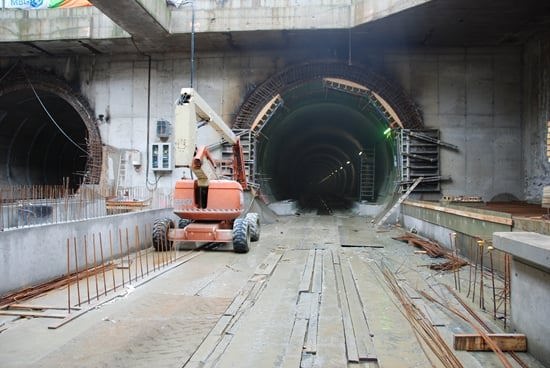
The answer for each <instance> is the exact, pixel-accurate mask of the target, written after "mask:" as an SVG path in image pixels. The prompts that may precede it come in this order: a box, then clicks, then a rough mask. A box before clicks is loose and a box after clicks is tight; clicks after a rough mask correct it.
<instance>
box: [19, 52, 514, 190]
mask: <svg viewBox="0 0 550 368" xmlns="http://www.w3.org/2000/svg"><path fill="white" fill-rule="evenodd" d="M340 51H341V50H330V49H311V50H295V51H293V52H288V53H282V52H269V51H263V52H260V51H256V52H252V51H250V52H247V53H244V54H243V53H236V52H226V53H221V52H220V53H214V52H212V53H204V52H201V53H198V55H197V62H196V75H195V78H194V79H195V87H196V89H197V90H198V91H199V93H200V94H201V95H202V96H203V97H204V98H205V99H206V100H207V101H208V103H209V104H211V106H212V107H213V108H214V110H216V111H217V112H219V113H220V115H221V116H222V118H223V119H224V120H225V121H226V122H232V120H233V118H234V117H235V114H236V113H237V111H238V109H239V107H240V105H241V104H242V103H243V102H244V101H245V98H246V96H247V95H248V94H249V93H250V92H251V91H252V90H254V89H255V88H256V86H258V85H259V84H261V83H262V82H263V81H265V80H266V79H267V78H269V77H270V76H272V75H273V74H275V73H277V72H278V71H280V70H282V69H283V68H285V67H288V66H289V65H294V64H297V63H303V62H307V61H315V60H329V59H330V60H334V58H335V57H334V55H335V53H336V55H337V56H338V54H339V53H340ZM346 56H347V53H344V54H343V55H341V59H345V58H346ZM26 62H28V63H30V64H35V65H36V66H37V67H44V66H49V67H52V66H53V67H59V65H64V66H66V65H69V63H68V62H64V61H63V60H60V59H50V60H48V59H44V58H41V59H40V60H38V59H32V60H31V59H29V60H27V61H26ZM353 62H354V63H355V64H358V65H364V66H367V67H370V68H372V69H374V70H376V71H378V72H379V73H380V74H382V75H383V76H385V77H386V78H387V79H389V80H390V81H393V82H394V83H396V84H397V85H399V86H400V87H402V88H403V89H404V90H405V91H406V92H407V93H409V94H410V95H411V96H412V97H413V99H414V101H415V102H416V103H417V104H418V105H419V107H420V108H421V110H422V112H423V114H424V118H425V123H426V126H427V127H431V128H438V129H440V130H441V138H442V139H443V140H444V141H448V142H449V143H452V144H455V145H457V146H459V151H458V152H454V151H449V150H446V149H441V174H442V175H449V176H451V177H452V182H449V183H444V184H443V186H442V192H443V193H444V194H449V195H460V194H464V195H481V196H482V197H483V199H485V200H490V199H491V198H493V197H495V196H497V195H499V194H503V193H511V194H512V195H513V196H515V197H517V198H520V199H521V198H523V193H524V187H523V184H524V183H523V180H522V178H521V176H520V175H518V173H520V172H522V167H523V163H522V160H521V157H522V149H521V147H522V140H521V137H522V125H521V70H522V68H521V65H522V64H521V49H518V48H496V49H495V48H474V49H463V48H458V49H427V50H426V49H413V50H408V49H397V50H396V49H391V50H386V49H362V50H357V52H356V53H354V58H353ZM72 65H74V68H75V69H76V70H78V73H79V75H78V79H79V80H78V81H76V83H79V84H80V87H81V90H82V92H83V94H84V95H85V96H86V98H87V99H88V100H89V102H90V105H91V106H92V109H93V110H94V111H95V113H96V114H97V115H99V114H103V115H105V116H107V117H109V120H108V121H107V120H105V121H103V122H98V124H99V129H100V132H101V138H102V141H103V143H104V144H106V145H109V146H113V147H115V148H120V149H137V150H139V151H140V152H141V153H142V157H143V158H144V159H145V157H146V156H145V155H146V151H147V143H146V142H147V139H146V136H147V101H148V99H147V79H148V60H147V58H145V57H143V56H140V55H128V56H116V57H106V56H98V57H94V58H80V59H78V60H76V61H74V63H73V64H72ZM151 65H152V69H151V86H152V88H151V125H150V126H149V133H150V136H151V141H153V142H154V141H155V140H157V138H156V137H155V123H156V121H157V120H158V119H160V118H165V119H168V120H169V121H173V111H174V101H175V99H176V98H177V96H178V95H179V91H180V89H181V88H182V87H184V86H188V85H189V69H190V63H189V60H188V59H187V58H186V57H182V55H153V57H152V63H151ZM63 72H65V70H60V74H61V75H62V74H63ZM207 129H209V128H208V127H206V128H203V130H204V131H206V130H207ZM206 137H209V136H208V134H207V135H206ZM144 161H145V160H144ZM116 162H117V160H116V157H113V158H111V160H110V162H108V165H109V166H110V167H111V169H109V170H107V171H106V174H105V175H108V176H109V177H108V181H110V182H113V181H114V175H116V173H115V172H114V170H112V166H114V165H115V164H116ZM145 176H146V167H145V165H142V167H141V168H139V169H137V170H133V169H132V170H131V171H130V172H129V173H128V174H127V177H128V180H130V181H131V183H132V184H131V185H135V186H139V185H142V184H143V183H144V182H145ZM181 176H182V171H181V170H179V171H174V172H172V173H167V174H165V175H161V177H160V179H159V186H160V187H164V188H171V187H172V186H173V183H174V180H175V179H176V178H179V177H181ZM149 180H150V181H152V180H155V179H154V178H153V175H152V174H150V175H149Z"/></svg>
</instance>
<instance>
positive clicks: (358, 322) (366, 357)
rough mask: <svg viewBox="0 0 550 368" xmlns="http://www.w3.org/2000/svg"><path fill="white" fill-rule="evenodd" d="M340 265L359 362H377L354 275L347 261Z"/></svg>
mask: <svg viewBox="0 0 550 368" xmlns="http://www.w3.org/2000/svg"><path fill="white" fill-rule="evenodd" d="M341 265H342V276H343V281H344V287H345V289H346V297H347V300H348V306H349V312H350V318H351V322H352V325H353V331H354V334H355V345H356V346H357V354H358V356H359V360H360V361H377V358H376V354H375V353H374V343H373V342H372V337H371V333H370V330H369V325H368V323H367V317H366V316H365V314H364V313H363V303H362V302H361V299H360V297H359V294H358V291H357V287H356V284H355V282H354V279H355V275H354V274H353V270H352V268H351V264H350V262H349V260H346V261H345V262H342V263H341Z"/></svg>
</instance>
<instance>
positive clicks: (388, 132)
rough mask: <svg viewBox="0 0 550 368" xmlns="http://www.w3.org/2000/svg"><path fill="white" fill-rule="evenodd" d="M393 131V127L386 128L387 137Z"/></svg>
mask: <svg viewBox="0 0 550 368" xmlns="http://www.w3.org/2000/svg"><path fill="white" fill-rule="evenodd" d="M390 133H391V128H388V129H386V130H384V135H385V136H386V137H387V136H388V135H390Z"/></svg>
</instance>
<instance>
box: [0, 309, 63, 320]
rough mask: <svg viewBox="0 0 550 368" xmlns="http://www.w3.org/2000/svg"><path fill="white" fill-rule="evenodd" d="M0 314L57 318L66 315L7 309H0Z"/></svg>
mask: <svg viewBox="0 0 550 368" xmlns="http://www.w3.org/2000/svg"><path fill="white" fill-rule="evenodd" d="M0 316H16V317H36V318H59V319H63V318H65V317H67V315H66V314H46V313H40V312H25V311H9V310H0Z"/></svg>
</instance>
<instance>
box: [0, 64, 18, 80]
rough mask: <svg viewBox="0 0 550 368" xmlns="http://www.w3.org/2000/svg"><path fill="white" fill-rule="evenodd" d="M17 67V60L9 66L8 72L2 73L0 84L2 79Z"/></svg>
mask: <svg viewBox="0 0 550 368" xmlns="http://www.w3.org/2000/svg"><path fill="white" fill-rule="evenodd" d="M17 65H19V60H18V61H17V62H16V63H15V64H13V65H12V66H11V68H9V70H8V71H7V72H5V73H4V75H3V76H2V78H0V82H2V81H3V80H4V78H6V77H7V76H8V75H9V74H10V73H11V72H12V70H13V69H15V67H16V66H17Z"/></svg>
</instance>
